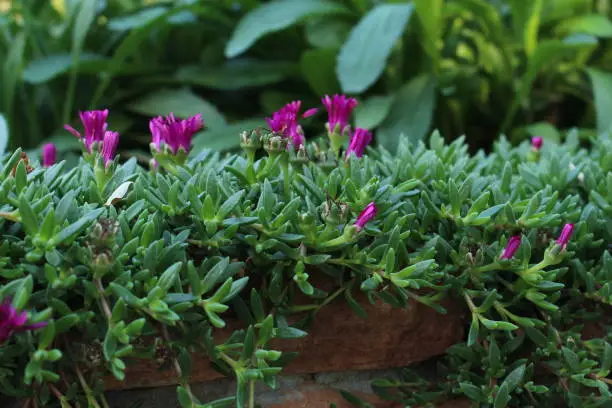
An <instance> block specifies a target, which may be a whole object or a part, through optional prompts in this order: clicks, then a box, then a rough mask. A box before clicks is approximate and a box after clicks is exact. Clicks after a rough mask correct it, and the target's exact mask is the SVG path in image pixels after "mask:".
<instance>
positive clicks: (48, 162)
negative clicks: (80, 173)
mask: <svg viewBox="0 0 612 408" xmlns="http://www.w3.org/2000/svg"><path fill="white" fill-rule="evenodd" d="M42 156H43V166H44V167H51V166H53V165H54V164H55V158H56V156H57V149H56V148H55V145H54V144H53V143H47V144H46V145H44V146H43V154H42Z"/></svg>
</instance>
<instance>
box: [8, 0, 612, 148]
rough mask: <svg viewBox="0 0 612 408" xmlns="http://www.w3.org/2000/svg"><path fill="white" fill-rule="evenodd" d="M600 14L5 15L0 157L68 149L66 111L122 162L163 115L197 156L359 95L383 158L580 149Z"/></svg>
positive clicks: (572, 10) (409, 6) (518, 1)
mask: <svg viewBox="0 0 612 408" xmlns="http://www.w3.org/2000/svg"><path fill="white" fill-rule="evenodd" d="M610 9H611V4H610V0H488V1H487V0H413V1H397V0H388V1H376V0H276V1H258V0H196V1H194V0H175V1H154V0H153V1H151V0H149V1H146V0H106V1H105V0H82V1H77V0H53V1H48V0H21V1H13V2H7V1H4V2H3V3H2V7H1V10H3V11H2V14H1V15H0V32H1V35H0V55H1V57H2V64H3V67H2V69H3V75H2V80H1V92H0V94H1V98H0V111H1V112H2V114H3V116H4V118H6V122H7V125H8V128H7V126H5V123H4V121H0V150H2V151H3V150H4V149H5V144H6V140H7V138H8V136H7V135H8V134H10V135H11V137H10V142H9V147H11V148H14V147H16V146H18V145H19V146H24V147H29V148H34V147H38V146H40V144H41V143H42V142H43V140H46V139H49V138H51V139H52V140H53V141H55V142H56V143H58V147H59V149H60V150H67V149H72V148H73V147H75V146H76V145H77V141H76V140H74V139H72V138H71V137H70V136H69V135H67V134H66V133H65V132H63V130H62V125H63V124H64V123H66V122H69V121H74V118H75V117H76V111H77V107H89V108H101V107H110V108H111V109H112V110H113V117H114V118H115V123H113V124H112V127H113V128H115V129H118V130H120V131H121V132H122V133H124V135H125V134H128V135H129V136H130V137H129V138H125V137H124V138H123V146H122V149H123V150H124V151H125V150H127V151H130V150H132V149H141V148H142V147H144V146H146V144H147V143H148V140H149V136H148V134H147V133H148V129H147V123H146V120H145V119H144V117H143V116H142V115H156V114H162V113H166V112H168V110H172V111H174V112H175V113H176V114H177V115H179V116H181V115H182V116H187V115H190V114H193V113H194V112H202V113H203V114H204V117H205V119H206V122H207V125H208V127H207V130H206V131H205V132H203V133H202V135H200V136H199V138H198V139H197V140H196V147H198V148H202V147H214V148H219V149H228V148H233V147H236V143H237V140H238V138H228V137H224V136H220V135H227V131H230V130H243V129H246V128H251V127H253V126H256V125H260V124H263V123H264V122H263V121H262V117H263V116H264V115H267V114H270V113H271V112H273V111H274V110H276V109H278V108H279V107H280V106H282V105H283V104H284V103H285V102H286V101H288V100H291V99H301V100H303V101H304V104H305V105H306V106H313V105H318V104H319V103H320V97H321V96H322V95H323V94H325V93H334V92H345V93H348V94H351V95H355V96H358V97H359V100H360V101H361V106H360V108H359V109H358V110H357V113H356V118H355V120H356V124H357V125H358V126H362V127H367V128H369V129H374V130H376V140H377V142H378V143H382V144H384V145H385V146H387V147H389V148H394V146H395V144H396V143H397V138H396V135H397V134H398V133H399V132H403V133H405V134H406V135H407V136H408V138H409V139H411V140H420V139H422V138H423V136H424V135H425V134H427V133H428V132H429V131H430V129H432V128H437V129H440V131H441V132H442V134H443V135H444V136H445V137H446V138H448V139H452V138H455V137H457V136H458V135H461V134H464V133H466V134H469V135H470V136H469V139H468V141H469V142H470V145H471V146H472V148H479V147H484V148H487V147H489V146H490V145H491V143H492V142H493V139H494V136H493V135H497V134H499V132H503V133H506V134H507V135H508V136H509V137H510V138H511V139H512V140H515V141H518V140H520V139H522V138H524V137H527V136H529V135H533V134H538V135H542V136H544V137H545V138H551V139H559V138H560V135H562V134H563V133H564V132H563V130H565V129H568V128H571V127H579V128H580V129H581V132H580V134H581V136H583V137H586V138H589V137H591V135H592V134H594V133H595V132H594V131H595V130H597V131H599V132H606V131H608V130H609V128H610V127H612V119H611V117H610V115H609V114H608V112H609V111H610V110H611V109H612V99H611V98H610V97H609V94H610V92H612V74H610V73H608V71H609V70H610V68H612V47H610V45H609V43H610V40H609V38H610V37H612V22H611V21H610V19H609V16H610ZM317 121H319V122H322V121H323V118H318V119H316V120H315V122H317ZM320 124H321V123H318V122H317V123H312V125H313V126H314V125H317V126H319V125H320ZM229 126H231V128H230V127H229ZM7 129H8V130H7ZM510 129H512V132H510ZM308 130H309V129H308V126H307V127H306V131H307V133H308ZM311 136H315V135H311ZM126 141H129V142H128V143H126Z"/></svg>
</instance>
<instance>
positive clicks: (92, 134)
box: [64, 109, 108, 153]
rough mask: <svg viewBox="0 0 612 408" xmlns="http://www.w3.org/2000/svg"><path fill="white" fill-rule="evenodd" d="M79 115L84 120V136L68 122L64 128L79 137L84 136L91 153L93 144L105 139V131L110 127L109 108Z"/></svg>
mask: <svg viewBox="0 0 612 408" xmlns="http://www.w3.org/2000/svg"><path fill="white" fill-rule="evenodd" d="M79 116H80V117H81V122H83V129H84V132H85V135H84V136H83V135H81V133H79V132H78V131H76V130H75V129H74V128H73V127H72V126H70V125H68V124H66V125H64V129H66V130H67V131H69V132H70V133H72V134H73V135H75V136H76V137H78V138H83V139H84V140H83V142H84V143H85V147H86V148H87V151H88V152H90V153H91V145H92V144H94V143H96V142H98V143H99V142H101V141H102V140H103V139H104V132H106V128H107V127H108V124H107V123H106V119H107V118H108V109H104V110H93V111H85V112H79Z"/></svg>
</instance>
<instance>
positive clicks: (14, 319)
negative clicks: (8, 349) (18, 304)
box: [0, 300, 47, 344]
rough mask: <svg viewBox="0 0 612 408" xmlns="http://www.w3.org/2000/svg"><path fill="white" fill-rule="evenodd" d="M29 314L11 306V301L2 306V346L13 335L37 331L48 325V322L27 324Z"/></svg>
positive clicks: (0, 322) (0, 314)
mask: <svg viewBox="0 0 612 408" xmlns="http://www.w3.org/2000/svg"><path fill="white" fill-rule="evenodd" d="M27 321H28V314H27V313H26V312H18V311H17V309H15V308H14V307H13V305H11V302H10V300H5V301H4V302H3V303H2V304H0V344H2V343H4V342H5V341H7V340H8V339H9V338H10V337H11V336H12V335H13V333H20V332H24V331H26V330H36V329H40V328H41V327H45V326H46V325H47V323H46V322H40V323H34V324H26V323H27Z"/></svg>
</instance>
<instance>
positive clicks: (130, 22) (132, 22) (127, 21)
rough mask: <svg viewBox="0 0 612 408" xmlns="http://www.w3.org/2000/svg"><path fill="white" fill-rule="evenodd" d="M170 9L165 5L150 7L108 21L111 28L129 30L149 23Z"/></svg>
mask: <svg viewBox="0 0 612 408" xmlns="http://www.w3.org/2000/svg"><path fill="white" fill-rule="evenodd" d="M167 11H168V10H167V9H166V8H165V7H149V8H145V9H142V10H139V11H137V12H136V13H134V14H130V15H123V16H120V17H115V18H113V19H111V20H110V21H109V22H108V28H109V30H113V31H127V30H132V29H134V28H140V27H142V26H144V25H147V24H149V23H150V22H151V21H153V20H155V19H156V18H158V17H159V16H161V15H163V14H164V13H166V12H167Z"/></svg>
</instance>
